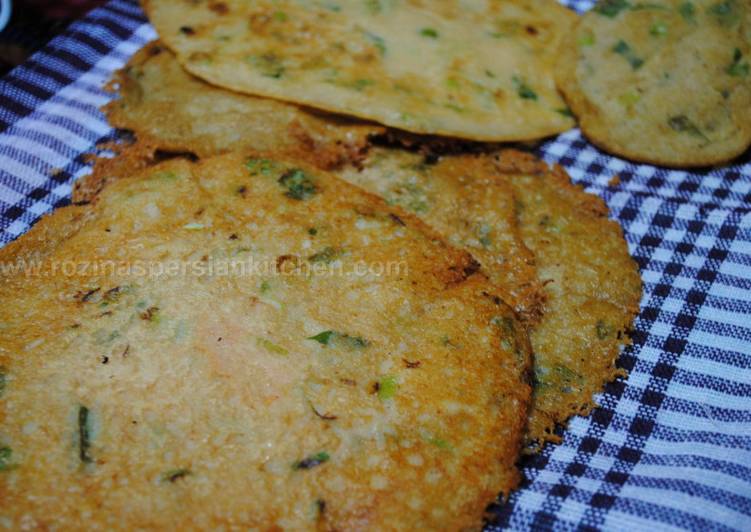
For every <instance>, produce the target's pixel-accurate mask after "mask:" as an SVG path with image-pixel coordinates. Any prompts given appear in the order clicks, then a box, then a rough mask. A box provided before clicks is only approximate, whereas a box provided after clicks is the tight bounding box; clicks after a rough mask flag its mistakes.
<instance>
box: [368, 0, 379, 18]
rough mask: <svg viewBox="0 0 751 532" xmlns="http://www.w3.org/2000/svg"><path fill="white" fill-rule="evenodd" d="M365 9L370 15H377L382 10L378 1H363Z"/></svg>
mask: <svg viewBox="0 0 751 532" xmlns="http://www.w3.org/2000/svg"><path fill="white" fill-rule="evenodd" d="M365 8H366V9H367V10H368V12H369V13H370V14H371V15H377V14H378V13H380V12H381V10H382V7H381V2H380V0H365Z"/></svg>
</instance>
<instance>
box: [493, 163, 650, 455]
mask: <svg viewBox="0 0 751 532" xmlns="http://www.w3.org/2000/svg"><path fill="white" fill-rule="evenodd" d="M495 159H496V167H497V168H498V170H499V172H500V173H501V174H503V175H504V178H505V179H513V176H514V175H515V174H527V175H534V176H538V177H540V178H542V179H547V180H549V182H550V183H551V184H552V185H553V186H554V187H556V188H557V191H558V193H559V194H560V195H561V196H562V197H565V198H566V199H568V200H570V201H571V202H573V203H576V204H577V205H578V206H579V208H580V210H581V211H582V212H584V213H586V214H587V215H588V216H592V217H593V218H595V219H597V220H600V221H601V223H603V224H607V225H609V226H611V227H612V228H613V229H615V230H616V231H617V233H618V234H619V235H620V238H621V240H623V244H624V245H625V239H623V229H622V227H621V226H620V224H619V223H618V222H616V221H614V220H611V219H609V218H608V215H609V210H608V207H607V205H606V204H605V202H604V201H603V200H602V198H600V197H599V196H595V195H594V194H589V193H587V192H586V191H585V190H584V188H583V187H582V186H580V185H576V184H574V183H573V182H572V181H571V178H570V176H569V175H568V173H567V172H566V170H565V169H564V168H563V167H562V166H560V165H557V164H556V165H553V166H552V167H550V166H548V164H547V163H545V162H544V161H542V160H540V159H538V158H536V157H534V156H533V155H531V154H529V153H526V152H522V151H519V150H515V149H505V150H501V151H499V152H497V154H496V156H495ZM533 253H534V250H533ZM631 268H632V273H633V274H634V275H635V276H637V277H639V278H640V275H639V269H638V266H637V264H636V262H635V261H634V260H633V259H631ZM641 295H642V289H640V290H639V293H638V294H633V297H631V298H630V301H629V302H628V303H627V305H626V306H625V307H624V308H623V309H622V310H623V314H622V320H621V323H622V327H621V328H620V330H619V332H621V333H622V335H621V337H620V342H618V343H617V344H615V345H614V347H613V349H612V350H611V353H610V361H609V364H608V369H607V371H606V372H605V373H604V374H603V375H602V378H601V379H599V381H598V382H596V384H595V386H594V391H593V392H592V393H589V394H581V401H579V405H578V407H577V408H571V409H567V410H565V411H564V412H565V413H561V412H558V414H559V415H558V416H553V417H548V418H543V419H542V420H540V421H541V423H540V425H541V429H540V430H539V431H538V432H539V434H540V437H539V438H532V437H531V430H532V429H533V426H532V425H533V423H534V421H536V419H535V410H534V398H533V401H532V407H533V408H532V409H531V410H530V422H532V423H530V425H529V426H528V428H527V431H528V432H527V436H526V444H525V453H527V454H533V453H536V452H539V451H541V450H542V449H543V447H544V445H545V443H546V442H552V443H560V442H561V440H562V438H561V437H560V436H559V435H558V434H556V429H557V428H558V427H565V426H566V424H567V423H568V421H569V419H570V418H571V417H572V416H575V415H581V416H587V415H589V414H590V413H591V412H592V410H593V409H594V408H596V407H597V406H598V405H597V403H596V402H595V400H594V394H596V393H599V392H601V391H602V390H603V389H604V388H605V385H606V384H608V383H609V382H612V381H613V380H614V379H616V378H617V377H624V378H626V377H627V376H628V373H627V371H626V370H624V369H622V368H616V361H617V359H618V358H619V356H620V354H621V352H622V350H623V348H624V347H626V346H628V345H630V344H631V343H632V340H631V338H630V336H629V331H630V330H631V329H632V327H633V323H634V320H635V318H636V316H637V315H638V313H639V303H640V300H641ZM543 319H544V318H543ZM590 377H591V376H590Z"/></svg>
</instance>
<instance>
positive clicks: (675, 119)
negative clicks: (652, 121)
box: [668, 115, 709, 141]
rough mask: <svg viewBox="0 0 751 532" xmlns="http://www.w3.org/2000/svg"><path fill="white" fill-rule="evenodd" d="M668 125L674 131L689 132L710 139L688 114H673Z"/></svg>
mask: <svg viewBox="0 0 751 532" xmlns="http://www.w3.org/2000/svg"><path fill="white" fill-rule="evenodd" d="M668 125H669V126H670V128H671V129H673V131H677V132H679V133H688V134H689V135H692V136H694V137H700V138H703V139H704V140H707V141H708V140H709V139H708V138H707V136H706V135H705V134H704V133H702V131H701V129H699V126H697V125H696V124H694V122H693V121H691V119H690V118H688V117H687V116H686V115H677V116H671V117H670V118H669V119H668Z"/></svg>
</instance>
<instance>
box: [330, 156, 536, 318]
mask: <svg viewBox="0 0 751 532" xmlns="http://www.w3.org/2000/svg"><path fill="white" fill-rule="evenodd" d="M496 173H497V171H496V169H495V167H494V165H493V162H492V160H491V159H490V158H488V157H487V156H476V155H458V156H452V157H443V158H441V159H440V160H439V161H437V162H436V163H434V164H427V163H426V162H425V160H424V157H423V156H422V155H420V154H418V153H412V152H409V151H405V150H401V149H389V148H373V149H372V150H371V151H370V153H369V154H368V156H367V158H366V159H365V160H364V161H362V163H361V164H360V165H358V166H354V165H350V166H349V167H343V168H342V169H341V170H340V171H338V172H337V175H339V176H340V177H342V178H344V179H346V180H347V181H349V182H351V183H354V184H355V185H358V186H360V187H362V188H364V189H365V190H367V191H369V192H372V193H374V194H378V195H379V196H381V197H383V198H384V199H386V201H387V202H388V203H390V204H393V205H399V206H400V207H402V208H404V209H406V210H407V211H409V212H411V213H413V214H415V215H417V216H419V217H420V218H422V220H423V221H425V222H426V223H427V224H428V225H430V226H431V227H433V228H434V229H436V230H437V231H438V232H440V233H441V234H443V235H445V236H446V238H447V239H448V240H449V242H451V243H452V244H455V245H457V246H460V247H463V248H464V249H466V250H467V251H469V252H470V253H471V254H472V256H473V257H475V258H476V259H477V260H478V261H479V262H480V264H481V265H482V267H483V269H484V271H485V272H486V273H487V274H488V275H489V276H490V278H491V279H492V280H493V281H494V282H495V283H496V285H497V286H498V287H499V290H500V292H501V297H503V299H504V301H506V302H507V303H508V304H510V305H511V306H512V307H514V309H515V310H516V311H517V312H519V314H520V315H522V316H523V317H524V318H525V321H526V322H528V323H534V322H536V321H537V320H538V319H539V316H540V312H541V310H542V286H541V284H540V282H539V281H538V279H537V272H536V270H535V267H534V257H533V255H532V253H531V252H530V251H529V249H527V247H526V246H525V245H524V242H523V241H522V238H521V235H520V234H519V228H518V224H517V222H516V213H515V210H514V209H515V207H514V195H513V192H512V190H511V187H510V185H509V184H508V183H506V182H505V181H503V180H499V179H497V178H496V176H495V174H496Z"/></svg>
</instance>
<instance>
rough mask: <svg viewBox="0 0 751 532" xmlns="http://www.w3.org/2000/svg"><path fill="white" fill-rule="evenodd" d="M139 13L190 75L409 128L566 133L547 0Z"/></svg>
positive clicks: (205, 4) (158, 5) (202, 5)
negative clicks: (147, 18) (175, 54)
mask: <svg viewBox="0 0 751 532" xmlns="http://www.w3.org/2000/svg"><path fill="white" fill-rule="evenodd" d="M143 5H144V7H145V9H146V12H147V14H148V16H149V19H150V20H151V22H152V24H154V26H155V27H156V29H157V31H158V32H159V34H160V36H161V38H162V40H163V41H164V42H165V43H166V44H167V45H168V46H169V47H171V48H172V49H174V50H175V51H176V52H177V55H178V59H179V60H180V62H181V63H182V64H183V66H185V68H187V69H188V70H189V71H191V72H192V73H193V74H195V75H197V76H200V77H202V78H204V79H206V80H208V81H210V82H211V83H213V84H216V85H220V86H223V87H227V88H230V89H234V90H237V91H241V92H247V93H250V94H258V95H262V96H268V97H273V98H278V99H281V100H288V101H293V102H296V103H301V104H306V105H310V106H313V107H317V108H321V109H325V110H328V111H333V112H338V113H343V114H349V115H354V116H358V117H361V118H366V119H371V120H374V121H376V122H380V123H382V124H386V125H389V126H393V127H396V128H400V129H404V130H408V131H412V132H416V133H430V134H437V135H445V136H454V137H460V138H467V139H474V140H484V141H500V140H530V139H537V138H541V137H545V136H549V135H553V134H555V133H558V132H561V131H564V130H566V129H569V128H570V127H572V126H573V120H572V119H571V118H570V117H569V116H568V115H567V113H566V112H565V109H564V108H565V105H564V103H563V101H562V99H561V97H560V95H559V94H558V92H557V90H556V87H555V82H554V79H553V78H554V76H553V69H554V58H555V53H556V50H557V48H558V45H559V42H560V41H561V39H562V37H563V36H564V34H565V33H566V32H568V31H569V30H570V28H571V26H572V24H573V23H574V21H575V15H574V13H573V12H571V11H569V10H567V9H566V8H564V7H562V6H561V5H559V4H558V3H557V2H555V1H553V0H514V1H505V2H494V1H490V0H470V1H467V0H463V1H459V0H450V1H442V2H413V1H406V0H364V1H357V2H354V1H352V2H342V1H336V0H335V1H328V0H320V1H315V0H310V1H302V0H283V1H273V2H272V1H268V0H258V1H251V2H246V1H240V0H234V1H233V0H227V1H193V0H182V1H163V0H148V1H144V2H143Z"/></svg>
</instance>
